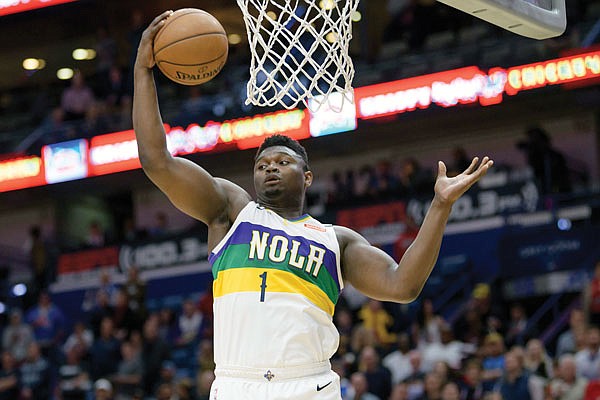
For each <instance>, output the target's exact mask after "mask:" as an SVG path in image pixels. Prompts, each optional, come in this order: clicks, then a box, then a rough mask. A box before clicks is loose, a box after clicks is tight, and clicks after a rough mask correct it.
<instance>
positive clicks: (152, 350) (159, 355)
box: [142, 314, 212, 395]
mask: <svg viewBox="0 0 600 400" xmlns="http://www.w3.org/2000/svg"><path fill="white" fill-rule="evenodd" d="M158 322H159V321H158V316H157V315H156V314H153V315H150V316H149V317H148V319H146V322H145V323H144V328H143V345H142V346H143V347H142V365H144V374H143V376H142V387H143V389H144V391H145V393H146V394H147V395H149V394H152V393H155V391H156V385H157V383H158V381H159V379H160V370H161V366H162V363H163V362H164V361H165V360H168V359H170V351H169V345H168V344H167V342H165V341H163V340H162V339H161V338H160V336H159V335H158V333H159V332H158V327H159V326H158ZM211 356H212V353H211Z"/></svg>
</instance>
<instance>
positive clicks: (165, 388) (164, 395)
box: [154, 383, 175, 400]
mask: <svg viewBox="0 0 600 400" xmlns="http://www.w3.org/2000/svg"><path fill="white" fill-rule="evenodd" d="M154 393H155V397H156V400H174V395H175V389H174V388H173V386H172V385H170V384H168V383H163V384H161V385H159V386H158V387H157V388H156V390H155V392H154Z"/></svg>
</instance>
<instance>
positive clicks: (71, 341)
mask: <svg viewBox="0 0 600 400" xmlns="http://www.w3.org/2000/svg"><path fill="white" fill-rule="evenodd" d="M92 344H94V334H93V333H92V331H91V330H90V329H88V328H87V327H86V326H85V324H84V323H83V322H81V321H77V322H76V323H75V326H74V327H73V332H72V333H71V334H70V335H69V336H68V337H67V340H66V341H65V344H64V345H63V347H62V349H63V353H64V354H67V353H69V352H70V351H72V350H75V351H76V352H77V353H78V354H79V355H80V356H82V357H86V356H87V355H88V353H89V351H90V348H91V347H92Z"/></svg>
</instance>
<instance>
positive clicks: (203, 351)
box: [196, 339, 215, 371]
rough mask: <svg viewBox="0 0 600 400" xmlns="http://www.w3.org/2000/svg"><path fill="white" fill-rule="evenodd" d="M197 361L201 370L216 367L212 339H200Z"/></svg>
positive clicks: (209, 369)
mask: <svg viewBox="0 0 600 400" xmlns="http://www.w3.org/2000/svg"><path fill="white" fill-rule="evenodd" d="M196 361H197V362H198V369H199V370H200V371H213V370H214V369H215V361H214V357H213V341H212V340H208V339H203V340H202V341H200V345H199V346H198V354H197V358H196Z"/></svg>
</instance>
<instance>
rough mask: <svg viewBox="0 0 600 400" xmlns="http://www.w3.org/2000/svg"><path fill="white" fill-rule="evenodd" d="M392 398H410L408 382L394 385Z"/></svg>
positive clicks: (406, 399) (391, 399) (401, 399)
mask: <svg viewBox="0 0 600 400" xmlns="http://www.w3.org/2000/svg"><path fill="white" fill-rule="evenodd" d="M390 400H409V393H408V385H407V384H406V383H398V384H396V385H394V387H393V388H392V394H390Z"/></svg>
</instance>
